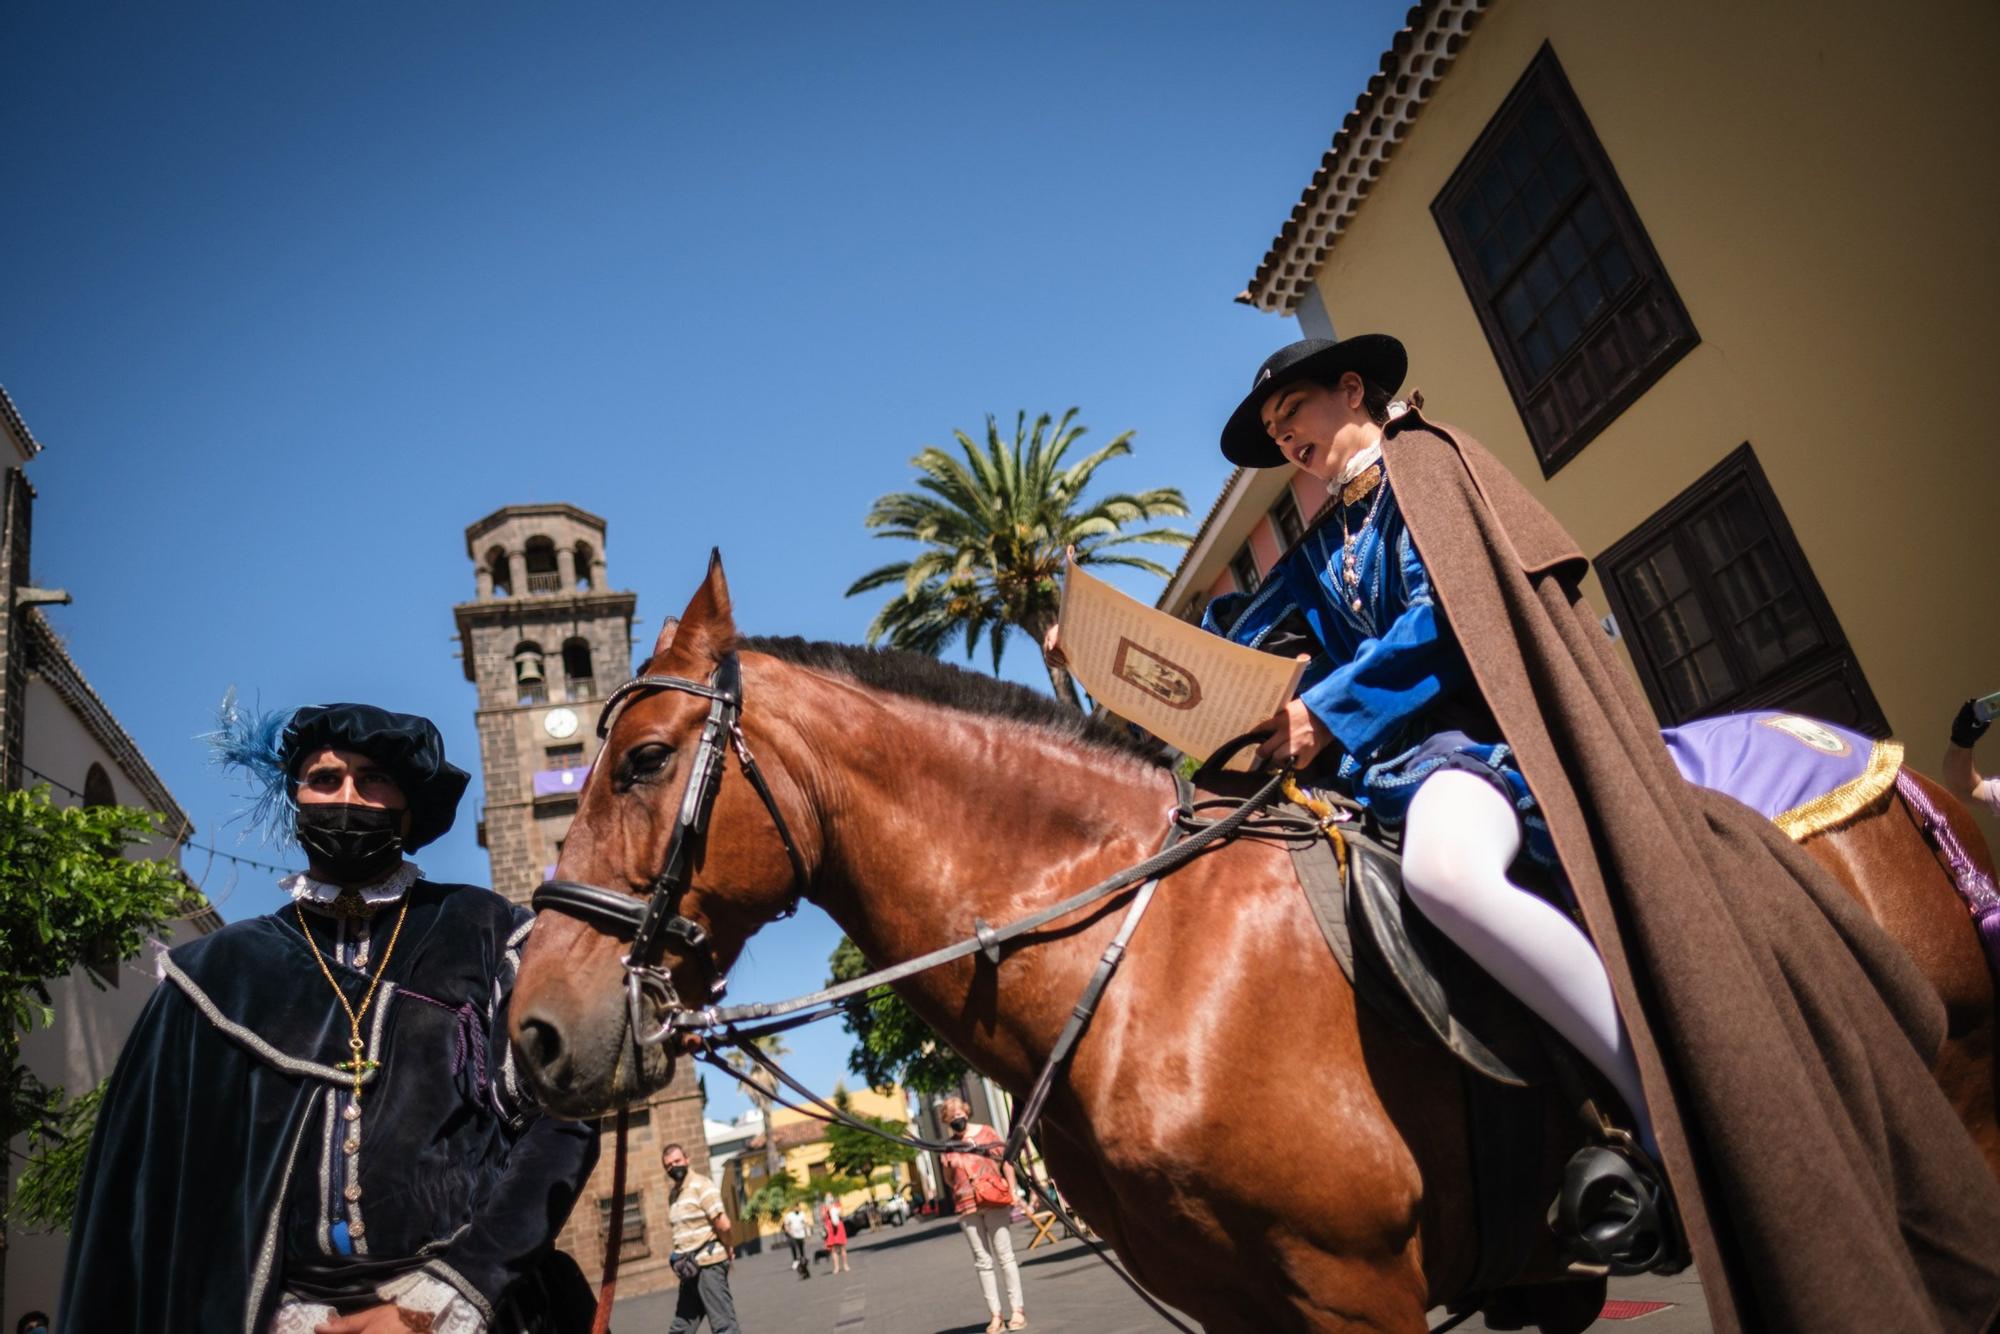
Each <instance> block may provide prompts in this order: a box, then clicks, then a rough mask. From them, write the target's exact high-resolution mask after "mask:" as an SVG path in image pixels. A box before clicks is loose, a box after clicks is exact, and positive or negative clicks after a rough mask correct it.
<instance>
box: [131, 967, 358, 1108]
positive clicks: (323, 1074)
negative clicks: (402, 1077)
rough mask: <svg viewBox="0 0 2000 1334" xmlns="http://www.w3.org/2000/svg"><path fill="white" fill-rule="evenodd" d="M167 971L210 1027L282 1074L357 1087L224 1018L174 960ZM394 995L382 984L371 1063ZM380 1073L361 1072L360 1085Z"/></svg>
mask: <svg viewBox="0 0 2000 1334" xmlns="http://www.w3.org/2000/svg"><path fill="white" fill-rule="evenodd" d="M166 971H167V979H168V980H169V981H171V982H172V983H173V984H174V985H175V986H177V987H179V988H180V989H181V990H182V991H183V992H184V993H186V995H187V998H188V999H189V1000H191V1001H193V1002H194V1003H195V1008H196V1009H198V1010H200V1011H201V1012H202V1015H203V1017H204V1018H206V1019H207V1020H208V1022H209V1023H211V1024H213V1025H215V1026H216V1027H217V1028H219V1029H221V1030H222V1031H223V1032H224V1033H226V1034H228V1035H229V1036H230V1037H232V1038H235V1039H236V1040H237V1041H238V1042H240V1043H242V1044H243V1045H244V1046H245V1047H248V1048H249V1049H250V1050H251V1052H252V1053H254V1054H255V1055H257V1056H261V1057H262V1058H263V1059H264V1060H266V1061H268V1062H270V1063H271V1064H272V1065H275V1066H277V1067H278V1068H279V1069H280V1070H283V1071H285V1072H286V1073H288V1074H294V1075H309V1076H311V1077H312V1078H314V1079H324V1080H326V1081H327V1082H329V1083H333V1084H346V1085H349V1086H352V1084H353V1083H354V1076H353V1075H352V1074H350V1073H349V1072H347V1071H345V1070H336V1069H334V1068H333V1067H332V1066H330V1065H321V1064H320V1063H319V1062H318V1061H302V1060H300V1059H299V1058H298V1057H296V1056H287V1055H285V1053H283V1052H281V1051H279V1050H278V1049H277V1048H276V1047H274V1046H272V1045H271V1044H270V1043H268V1042H266V1041H265V1040H264V1039H263V1038H261V1037H259V1036H258V1035H257V1033H256V1032H255V1031H254V1030H252V1029H248V1028H245V1027H244V1026H243V1025H242V1024H239V1023H237V1022H236V1021H235V1020H233V1019H230V1018H227V1017H226V1016H224V1014H223V1013H222V1010H221V1009H220V1008H219V1007H218V1006H217V1005H216V1003H215V1002H214V1001H212V1000H210V999H209V998H208V993H206V992H204V991H203V990H202V989H201V988H200V987H198V986H196V985H195V983H194V979H193V978H191V977H189V976H188V975H187V974H186V973H184V972H182V971H181V969H180V966H179V965H178V964H176V963H175V962H174V961H173V960H172V959H168V960H167V962H166ZM395 991H396V984H395V983H394V982H384V983H383V984H382V999H381V1002H380V1008H379V1009H377V1010H376V1011H375V1026H374V1028H373V1029H371V1030H370V1032H369V1035H368V1059H369V1060H379V1059H380V1055H381V1048H382V1016H383V1015H385V1014H387V1013H388V1012H389V997H390V996H392V995H394V994H395ZM378 1073H379V1070H363V1071H362V1072H361V1082H362V1083H363V1084H366V1083H368V1082H370V1081H371V1080H373V1079H374V1078H375V1076H376V1074H378Z"/></svg>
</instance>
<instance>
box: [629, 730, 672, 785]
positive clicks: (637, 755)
mask: <svg viewBox="0 0 2000 1334" xmlns="http://www.w3.org/2000/svg"><path fill="white" fill-rule="evenodd" d="M673 754H674V748H673V747H672V746H669V745H665V744H663V743H661V742H657V741H654V742H649V743H647V744H646V745H643V746H634V747H632V749H630V750H628V751H626V752H625V758H623V759H622V760H620V761H619V762H618V779H619V783H620V785H621V786H623V785H625V784H629V783H634V782H638V781H639V780H641V779H644V778H650V777H652V776H653V775H654V774H656V773H658V772H660V770H662V769H664V768H666V767H667V761H668V760H670V759H672V758H673Z"/></svg>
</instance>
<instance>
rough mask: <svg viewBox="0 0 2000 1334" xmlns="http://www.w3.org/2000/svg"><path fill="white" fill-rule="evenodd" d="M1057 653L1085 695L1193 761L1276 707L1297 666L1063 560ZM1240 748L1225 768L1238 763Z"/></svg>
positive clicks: (1293, 683)
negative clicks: (1128, 593) (1148, 603)
mask: <svg viewBox="0 0 2000 1334" xmlns="http://www.w3.org/2000/svg"><path fill="white" fill-rule="evenodd" d="M1061 626H1062V630H1061V634H1062V651H1063V656H1064V657H1066V658H1067V659H1068V660H1069V670H1070V673H1071V674H1072V675H1073V676H1075V677H1076V679H1077V680H1078V681H1080V682H1082V683H1083V687H1084V689H1086V690H1088V691H1089V692H1090V694H1091V697H1092V698H1093V699H1095V700H1096V701H1097V702H1098V703H1099V704H1101V705H1103V706H1104V707H1105V708H1107V709H1109V710H1111V712H1113V713H1115V714H1117V715H1118V716H1119V717H1121V718H1126V719H1129V720H1130V721H1132V722H1135V723H1137V724H1138V725H1139V726H1141V727H1143V728H1145V729H1146V730H1147V731H1148V732H1151V733H1152V734H1153V735H1154V736H1156V737H1158V738H1160V740H1162V741H1164V742H1166V743H1167V744H1168V745H1170V746H1173V747H1174V748H1175V749H1177V750H1179V751H1181V752H1182V753H1184V754H1187V755H1192V756H1194V757H1195V759H1197V760H1205V759H1207V758H1208V757H1209V755H1210V754H1212V753H1213V752H1214V751H1215V750H1216V748H1217V747H1219V746H1221V745H1222V743H1223V742H1225V741H1228V740H1230V739H1231V738H1233V737H1238V736H1241V735H1242V734H1243V733H1245V732H1248V731H1249V730H1250V729H1251V728H1253V727H1255V726H1257V724H1259V723H1261V722H1263V721H1264V720H1265V719H1267V718H1269V717H1270V716H1271V715H1272V714H1274V713H1276V712H1277V711H1278V709H1279V707H1280V706H1281V705H1283V704H1285V703H1286V702H1287V701H1288V700H1290V699H1291V697H1292V692H1293V691H1294V690H1295V689H1297V688H1298V684H1299V674H1300V673H1301V672H1303V671H1304V670H1305V664H1303V663H1300V662H1296V661H1293V660H1291V659H1287V658H1280V657H1276V656H1274V655H1272V654H1269V653H1260V652H1258V651H1257V650H1256V649H1251V648H1244V647H1243V646H1242V645H1240V644H1232V643H1230V642H1229V641H1228V640H1226V639H1224V638H1222V637H1221V636H1220V635H1212V634H1209V633H1208V632H1207V631H1205V630H1203V629H1201V628H1200V627H1199V626H1194V625H1189V624H1188V623H1187V622H1185V621H1183V620H1181V619H1179V618H1178V617H1175V616H1170V615H1168V614H1167V613H1166V612H1163V611H1160V610H1157V609H1156V608H1153V607H1148V606H1146V605H1145V604H1144V603H1142V602H1139V601H1137V600H1135V599H1133V598H1129V597H1127V596H1125V594H1123V593H1121V592H1119V591H1118V590H1117V589H1115V588H1113V587H1112V586H1111V585H1110V584H1107V583H1105V582H1104V581H1103V580H1102V579H1099V578H1096V577H1095V576H1093V575H1089V574H1085V573H1084V572H1083V571H1082V570H1080V569H1078V568H1077V565H1076V562H1075V561H1074V560H1071V561H1069V562H1068V563H1067V565H1066V566H1065V571H1064V582H1063V601H1062V617H1061ZM1248 765H1249V760H1248V752H1247V751H1246V752H1244V753H1243V754H1242V755H1240V756H1239V757H1238V759H1237V761H1236V762H1233V763H1232V764H1231V766H1230V767H1231V768H1247V767H1248Z"/></svg>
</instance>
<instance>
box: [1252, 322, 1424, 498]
mask: <svg viewBox="0 0 2000 1334" xmlns="http://www.w3.org/2000/svg"><path fill="white" fill-rule="evenodd" d="M1409 370H1410V354H1409V353H1407V352H1405V351H1404V350H1403V345H1402V344H1401V343H1400V342H1398V341H1397V340H1396V339H1394V338H1391V337H1390V336H1389V335H1388V334H1356V335H1354V337H1352V338H1343V339H1340V340H1339V341H1335V340H1334V339H1331V338H1302V339H1300V340H1299V341H1298V342H1296V343H1287V344H1286V345H1285V346H1283V347H1281V348H1279V349H1278V350H1277V351H1276V352H1273V353H1272V354H1271V355H1270V356H1268V357H1266V358H1265V359H1264V364H1263V365H1261V366H1259V367H1258V368H1257V378H1256V379H1255V380H1253V381H1251V383H1250V393H1249V395H1248V396H1247V397H1246V398H1244V400H1243V401H1242V402H1241V403H1239V404H1237V405H1236V411H1234V412H1232V413H1230V414H1229V424H1228V425H1226V426H1224V427H1223V428H1222V456H1223V457H1224V458H1226V459H1228V460H1229V461H1230V462H1231V463H1236V464H1241V465H1242V466H1243V467H1245V468H1275V467H1277V466H1278V465H1279V464H1280V463H1283V462H1284V461H1285V456H1284V454H1283V453H1282V452H1281V451H1280V450H1279V449H1278V446H1277V444H1276V443H1275V442H1274V441H1273V440H1272V439H1271V437H1270V435H1269V433H1268V432H1266V431H1265V430H1264V419H1263V417H1262V416H1261V415H1260V414H1261V413H1262V412H1263V410H1264V404H1265V403H1266V402H1268V401H1269V400H1270V397H1271V395H1273V394H1275V393H1277V392H1278V391H1279V390H1280V389H1283V388H1284V387H1285V386H1286V385H1288V384H1297V383H1298V382H1299V381H1300V380H1315V381H1328V382H1330V381H1334V380H1338V379H1339V378H1340V377H1341V376H1342V375H1344V374H1346V373H1347V372H1348V371H1353V372H1354V373H1355V374H1356V375H1359V376H1360V377H1361V378H1362V379H1363V380H1366V381H1367V382H1368V383H1369V384H1372V385H1374V386H1375V387H1376V388H1378V389H1381V390H1384V391H1385V392H1388V393H1391V394H1393V393H1395V392H1396V391H1397V390H1398V389H1400V388H1401V387H1402V384H1403V377H1404V376H1405V375H1407V374H1409Z"/></svg>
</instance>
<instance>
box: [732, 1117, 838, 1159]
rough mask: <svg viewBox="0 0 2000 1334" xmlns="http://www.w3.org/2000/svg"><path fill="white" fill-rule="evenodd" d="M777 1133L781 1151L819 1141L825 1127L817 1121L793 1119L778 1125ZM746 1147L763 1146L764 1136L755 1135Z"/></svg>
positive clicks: (824, 1136) (824, 1134)
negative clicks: (787, 1123)
mask: <svg viewBox="0 0 2000 1334" xmlns="http://www.w3.org/2000/svg"><path fill="white" fill-rule="evenodd" d="M777 1133H778V1149H779V1151H780V1152H782V1151H784V1150H787V1149H796V1148H798V1147H799V1145H801V1144H817V1143H819V1141H821V1140H823V1139H825V1138H826V1127H825V1126H824V1125H823V1124H821V1123H820V1122H818V1121H794V1122H793V1123H792V1124H791V1125H788V1126H779V1127H778V1132H777ZM748 1147H749V1148H752V1149H762V1148H763V1147H764V1137H763V1136H762V1135H759V1136H757V1137H756V1138H755V1139H753V1140H751V1141H750V1143H749V1145H748Z"/></svg>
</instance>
